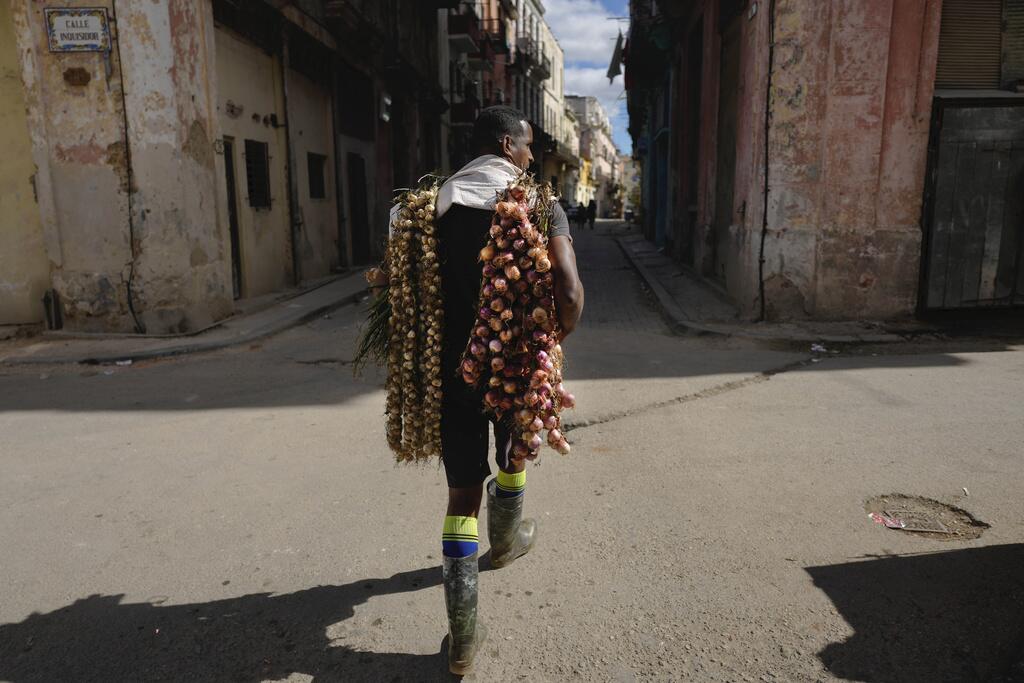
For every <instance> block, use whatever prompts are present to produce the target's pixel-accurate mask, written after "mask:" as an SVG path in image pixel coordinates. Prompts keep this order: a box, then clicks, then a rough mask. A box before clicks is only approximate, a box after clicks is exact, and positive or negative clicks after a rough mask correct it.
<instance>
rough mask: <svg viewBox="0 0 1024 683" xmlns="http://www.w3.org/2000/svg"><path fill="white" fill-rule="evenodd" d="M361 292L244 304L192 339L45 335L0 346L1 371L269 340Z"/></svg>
mask: <svg viewBox="0 0 1024 683" xmlns="http://www.w3.org/2000/svg"><path fill="white" fill-rule="evenodd" d="M365 292H366V280H365V279H364V278H363V274H362V272H355V273H351V274H346V275H344V276H342V277H338V278H335V279H333V280H329V281H327V282H326V283H324V284H322V285H319V286H315V287H313V288H312V289H307V290H305V291H302V292H301V293H298V294H296V295H294V296H287V295H284V296H278V297H277V298H276V300H274V301H273V303H270V304H269V305H264V304H265V300H266V298H262V299H261V300H259V301H253V302H248V303H247V304H246V305H245V306H244V307H243V308H242V309H241V311H240V312H239V313H237V314H236V315H234V316H232V317H230V318H226V319H225V320H223V321H221V322H220V323H218V324H217V325H215V326H213V327H211V328H208V329H206V330H203V331H200V332H198V333H194V334H191V335H180V336H167V337H164V336H162V337H146V336H133V335H78V336H72V335H70V334H63V333H44V334H43V335H42V336H41V337H36V338H33V339H27V340H26V339H21V340H12V341H10V342H0V365H52V364H61V363H87V364H101V365H109V364H114V363H127V362H128V361H139V360H148V359H152V358H164V357H168V356H180V355H183V354H189V353H200V352H204V351H216V350H219V349H224V348H227V347H230V346H236V345H239V344H246V343H249V342H252V341H255V340H257V339H261V338H263V337H268V336H271V335H274V334H277V333H278V332H282V331H284V330H287V329H288V328H290V327H295V326H296V325H301V324H303V323H305V322H308V321H309V320H312V319H313V318H316V317H318V316H321V315H324V314H325V313H329V312H330V311H333V310H335V309H337V308H340V307H341V306H344V305H346V304H349V303H354V302H355V301H356V300H358V299H359V297H360V296H361V295H362V294H363V293H365Z"/></svg>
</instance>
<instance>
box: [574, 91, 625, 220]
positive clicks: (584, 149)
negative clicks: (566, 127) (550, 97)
mask: <svg viewBox="0 0 1024 683" xmlns="http://www.w3.org/2000/svg"><path fill="white" fill-rule="evenodd" d="M566 102H567V103H568V104H569V106H570V107H571V108H572V110H573V113H574V114H575V116H576V119H577V120H578V121H579V126H580V157H581V158H583V159H584V160H585V162H586V163H585V169H584V171H585V172H581V174H582V175H584V176H585V179H584V180H582V181H581V185H582V186H583V187H584V188H585V191H584V196H583V197H581V200H580V201H582V202H583V203H588V202H590V200H594V201H596V202H597V215H598V216H611V215H612V214H613V212H614V210H615V206H616V197H617V196H618V195H617V193H618V182H619V178H618V177H617V168H618V156H619V152H618V149H617V148H616V147H615V142H614V141H613V140H612V128H611V122H610V121H609V119H608V114H607V112H605V110H604V107H602V106H601V102H600V101H599V100H598V99H597V98H596V97H583V96H578V95H570V96H568V97H567V98H566ZM618 208H619V210H621V208H622V207H621V203H620V204H619V205H618Z"/></svg>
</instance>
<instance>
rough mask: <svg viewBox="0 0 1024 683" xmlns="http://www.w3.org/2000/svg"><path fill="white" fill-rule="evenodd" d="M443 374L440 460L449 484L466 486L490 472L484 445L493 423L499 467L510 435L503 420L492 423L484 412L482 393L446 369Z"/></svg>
mask: <svg viewBox="0 0 1024 683" xmlns="http://www.w3.org/2000/svg"><path fill="white" fill-rule="evenodd" d="M445 370H448V368H445ZM445 375H446V376H445V378H444V382H443V387H442V391H443V392H444V393H443V395H442V399H441V460H442V461H443V462H444V472H445V476H446V477H447V478H448V486H450V487H452V488H468V487H472V486H476V485H478V484H480V483H482V482H483V481H484V480H485V479H486V478H487V477H488V476H490V474H491V468H490V464H489V462H488V460H489V458H488V453H487V444H488V437H489V435H490V430H491V427H492V425H493V428H494V445H495V449H494V450H495V453H494V459H495V462H496V463H497V465H498V467H499V468H503V467H507V466H508V450H509V443H510V441H511V434H510V431H509V429H508V427H506V425H505V424H504V421H502V422H494V421H493V420H492V418H490V417H489V416H487V415H485V414H484V412H483V406H484V403H483V392H481V391H478V390H476V389H473V388H472V387H470V386H468V385H467V384H466V383H465V382H463V381H462V377H459V376H456V375H455V373H454V372H452V373H450V374H449V373H448V372H445ZM449 378H450V379H449Z"/></svg>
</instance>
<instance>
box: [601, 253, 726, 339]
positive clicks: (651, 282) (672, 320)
mask: <svg viewBox="0 0 1024 683" xmlns="http://www.w3.org/2000/svg"><path fill="white" fill-rule="evenodd" d="M615 243H616V244H618V245H619V249H621V250H622V253H623V254H624V255H625V257H626V260H627V261H629V263H630V265H631V266H633V269H634V270H636V272H637V273H638V274H639V275H640V278H641V279H642V280H643V281H644V284H646V285H647V287H648V288H649V289H650V290H651V291H652V292H653V293H654V296H655V298H656V299H657V300H658V306H659V307H660V308H661V312H662V314H663V315H664V316H665V318H666V319H667V320H668V323H669V327H670V328H671V329H672V331H673V332H675V333H676V334H698V335H718V336H721V337H731V336H734V335H735V334H736V333H735V332H734V331H730V330H722V329H720V328H717V327H711V326H708V325H702V324H701V323H697V322H694V321H692V320H690V319H689V318H687V317H686V314H685V313H684V312H683V309H682V308H680V307H679V304H677V303H676V300H675V299H673V298H672V295H671V294H669V293H668V290H667V289H665V287H664V286H663V285H662V284H661V283H660V282H659V281H658V279H657V278H655V277H654V274H653V273H651V271H650V270H648V268H647V266H645V265H644V264H643V263H641V262H640V259H639V258H637V256H636V255H635V254H634V253H633V252H632V251H631V250H630V249H629V247H627V246H626V245H625V244H624V243H623V240H622V238H621V237H616V238H615Z"/></svg>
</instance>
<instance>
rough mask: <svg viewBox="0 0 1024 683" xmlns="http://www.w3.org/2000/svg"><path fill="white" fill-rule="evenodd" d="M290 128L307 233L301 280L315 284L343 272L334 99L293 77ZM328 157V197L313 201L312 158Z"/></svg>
mask: <svg viewBox="0 0 1024 683" xmlns="http://www.w3.org/2000/svg"><path fill="white" fill-rule="evenodd" d="M288 105H289V108H290V111H289V115H288V117H289V118H288V125H290V126H291V127H292V131H293V133H294V136H293V138H292V144H293V146H294V149H293V154H294V155H295V176H296V178H295V179H296V182H297V184H298V191H299V196H298V200H299V201H298V204H299V212H300V216H301V219H302V220H301V224H302V228H301V231H300V234H299V254H301V256H302V278H303V279H304V280H312V279H316V278H319V277H323V276H325V275H329V274H330V273H331V271H332V270H334V269H335V268H336V267H337V266H338V260H339V259H338V255H339V252H338V241H339V239H340V237H339V234H338V205H337V198H336V196H335V195H336V193H335V186H334V178H335V173H334V144H333V141H332V140H331V130H332V127H331V94H330V92H328V91H327V89H326V88H324V87H323V86H321V85H319V84H317V83H314V82H313V81H311V80H309V79H308V78H306V77H305V76H303V75H302V74H299V73H298V72H296V71H291V72H289V74H288ZM310 152H312V153H313V154H321V155H324V156H326V157H327V163H326V164H325V167H326V168H325V173H324V184H325V185H326V189H327V196H326V197H325V198H324V199H312V198H311V197H310V196H309V163H308V156H307V155H308V154H309V153H310Z"/></svg>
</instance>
